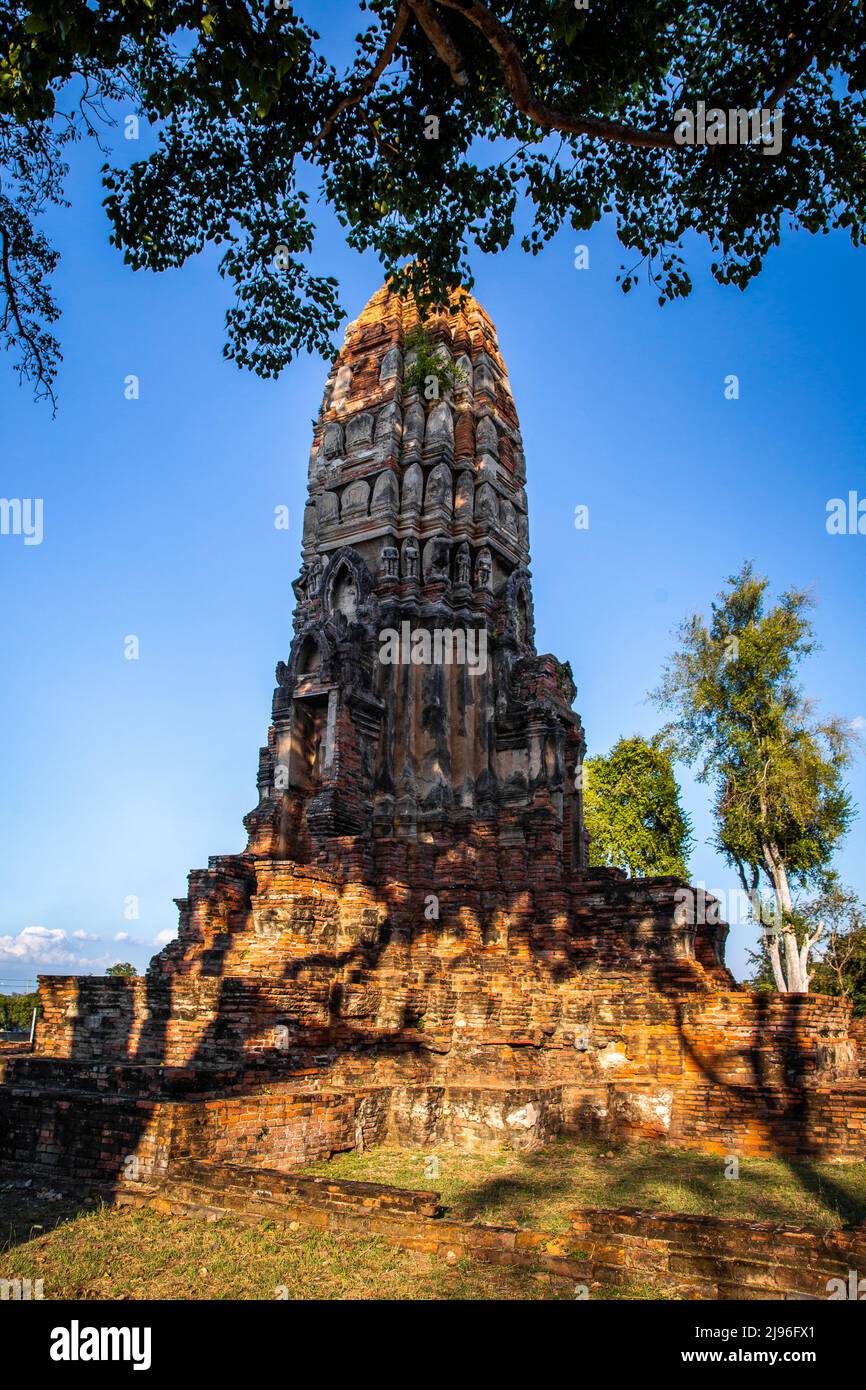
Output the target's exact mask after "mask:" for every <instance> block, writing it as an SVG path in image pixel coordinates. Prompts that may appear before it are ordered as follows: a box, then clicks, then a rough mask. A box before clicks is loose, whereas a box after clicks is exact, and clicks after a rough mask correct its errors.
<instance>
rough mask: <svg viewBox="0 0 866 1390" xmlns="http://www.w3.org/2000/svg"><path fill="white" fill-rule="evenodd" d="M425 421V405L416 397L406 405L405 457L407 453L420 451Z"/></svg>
mask: <svg viewBox="0 0 866 1390" xmlns="http://www.w3.org/2000/svg"><path fill="white" fill-rule="evenodd" d="M425 423H426V417H425V415H424V407H423V405H422V404H421V402H420V401H419V400H418V399H417V397H416V398H415V400H414V401H412V403H411V404H410V405H408V406H407V407H406V414H405V416H404V418H403V454H404V457H405V455H406V454H412V453H416V452H420V450H421V445H422V444H423V443H424V425H425Z"/></svg>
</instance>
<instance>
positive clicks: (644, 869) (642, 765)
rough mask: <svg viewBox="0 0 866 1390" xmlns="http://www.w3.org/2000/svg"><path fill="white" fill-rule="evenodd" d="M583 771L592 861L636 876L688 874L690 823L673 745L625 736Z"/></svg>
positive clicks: (593, 863) (591, 759)
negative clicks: (674, 768)
mask: <svg viewBox="0 0 866 1390" xmlns="http://www.w3.org/2000/svg"><path fill="white" fill-rule="evenodd" d="M583 769H584V795H583V804H584V814H585V820H586V828H587V830H588V831H589V836H590V842H589V862H590V864H591V865H598V866H604V867H609V868H618V869H626V870H627V871H628V872H629V873H630V874H632V875H633V876H635V877H650V876H652V875H654V874H676V875H677V876H678V877H680V878H685V876H686V872H687V870H686V861H687V858H688V852H689V847H690V844H691V839H692V836H691V825H690V822H689V818H688V816H687V815H686V814H685V812H684V811H683V809H682V807H681V806H680V792H679V787H678V785H677V780H676V778H675V776H674V771H673V765H672V761H671V753H670V749H669V748H667V747H666V746H665V745H664V744H663V743H661V742H660V741H658V740H654V741H652V742H649V743H648V742H647V741H646V740H645V739H642V738H621V739H620V740H619V742H618V743H615V744H614V746H613V748H612V749H611V751H610V753H608V754H607V756H606V757H605V756H598V757H594V758H587V759H586V761H585V762H584V764H583Z"/></svg>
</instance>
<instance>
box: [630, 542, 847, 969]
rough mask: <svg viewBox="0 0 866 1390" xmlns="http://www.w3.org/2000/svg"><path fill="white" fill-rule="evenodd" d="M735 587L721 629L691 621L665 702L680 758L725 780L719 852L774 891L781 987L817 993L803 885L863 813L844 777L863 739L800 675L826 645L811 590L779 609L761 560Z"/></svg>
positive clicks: (715, 615)
mask: <svg viewBox="0 0 866 1390" xmlns="http://www.w3.org/2000/svg"><path fill="white" fill-rule="evenodd" d="M727 584H728V587H727V589H725V590H723V591H722V592H721V593H720V594H719V596H718V599H717V601H716V602H715V603H714V604H713V606H712V618H711V621H710V623H709V625H707V624H706V623H705V622H704V619H703V618H702V617H701V616H700V615H699V614H694V615H693V616H692V617H691V618H690V619H689V620H688V621H687V622H686V623H684V624H683V626H682V627H681V629H680V633H679V636H680V643H681V646H680V649H679V651H678V652H676V653H675V655H674V657H673V658H672V660H671V661H670V662H669V664H668V666H667V668H666V670H665V675H664V679H663V681H662V684H661V686H660V687H659V689H658V690H657V691H655V692H654V698H655V699H656V701H657V702H658V703H659V704H660V705H661V706H662V707H663V708H667V709H670V710H672V711H673V712H674V714H675V720H674V722H673V723H672V724H671V725H670V726H669V728H668V730H667V732H668V733H669V734H670V736H671V737H672V738H673V739H674V740H675V743H676V747H677V750H678V753H679V755H680V757H681V758H683V760H684V761H686V762H688V763H691V764H697V766H698V768H699V777H700V780H701V781H704V782H709V783H710V784H711V785H712V787H713V791H714V814H715V821H716V843H717V847H718V849H719V850H720V852H721V853H722V854H723V855H724V857H725V858H726V859H727V861H728V863H729V864H732V865H733V866H734V868H735V869H736V871H737V874H738V877H739V879H740V882H741V883H742V885H743V889H744V890H745V891H746V892H747V893H748V894H749V897H750V899H751V901H752V902H753V903H756V904H757V903H758V902H759V900H760V895H761V889H762V887H765V888H768V889H769V890H770V891H771V893H772V895H773V904H774V912H773V921H772V925H771V926H769V927H766V926H765V929H764V930H765V945H766V949H767V955H768V959H769V961H770V966H771V969H772V973H773V979H774V982H775V985H776V988H777V989H778V990H781V991H785V992H790V993H806V992H808V989H809V979H810V976H809V953H810V951H811V949H812V947H813V946H814V945H815V944H816V942H817V940H818V936H817V935H816V934H815V931H814V930H809V929H808V923H807V922H805V921H804V920H802V919H801V918H799V917H798V913H797V909H796V904H795V901H794V896H793V890H794V888H796V887H800V888H806V887H809V886H811V887H820V886H821V885H822V884H823V883H824V882H825V881H826V877H827V873H828V868H829V864H830V860H831V857H832V854H833V852H834V849H835V847H836V845H837V844H838V842H839V840H840V839H841V837H842V836H843V835H844V833H845V831H846V830H847V828H848V825H849V823H850V821H851V818H852V816H853V814H854V810H853V807H852V804H851V798H850V796H849V794H848V792H847V790H846V788H845V785H844V782H843V774H844V770H845V768H846V766H847V765H848V764H849V762H850V760H851V757H852V754H853V750H854V746H855V744H856V736H855V735H854V734H853V733H852V731H851V728H850V726H848V725H846V724H845V723H844V722H843V721H842V720H840V719H833V718H831V719H823V720H821V719H818V718H817V716H816V714H815V711H814V707H813V705H812V703H811V702H810V701H809V700H807V699H806V698H805V697H804V695H803V693H802V689H801V686H800V684H799V682H798V679H797V668H798V666H799V664H800V662H801V661H802V660H803V659H804V658H805V657H807V656H808V655H809V654H810V653H811V652H813V651H814V650H815V642H814V638H813V631H812V625H811V622H810V620H809V617H808V610H809V607H810V606H811V599H810V598H809V596H808V595H807V594H806V593H804V592H803V591H801V590H796V589H791V590H789V591H788V592H787V593H785V594H783V595H782V597H781V598H780V600H779V602H778V603H777V604H775V605H774V606H773V607H768V606H767V603H766V591H767V587H768V581H767V579H765V578H762V577H761V576H759V575H756V574H755V573H754V572H753V569H752V566H751V564H746V565H744V566H743V568H742V570H741V571H740V573H739V574H737V575H734V576H732V577H731V578H730V579H729V580H728V581H727ZM757 915H758V914H757V912H756V916H757ZM763 920H764V921H765V923H766V915H764V918H763Z"/></svg>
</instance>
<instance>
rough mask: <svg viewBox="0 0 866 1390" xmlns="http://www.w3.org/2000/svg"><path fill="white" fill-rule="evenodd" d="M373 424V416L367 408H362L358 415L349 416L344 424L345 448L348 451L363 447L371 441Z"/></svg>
mask: <svg viewBox="0 0 866 1390" xmlns="http://www.w3.org/2000/svg"><path fill="white" fill-rule="evenodd" d="M374 424H375V418H374V416H373V414H372V412H371V411H369V410H362V411H361V413H360V415H353V416H352V417H351V419H350V420H349V421H348V422H347V424H346V448H347V450H348V451H349V453H352V452H353V450H355V449H363V448H364V447H365V446H366V445H368V444H370V443H371V442H372V439H373V426H374Z"/></svg>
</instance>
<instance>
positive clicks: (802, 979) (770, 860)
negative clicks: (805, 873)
mask: <svg viewBox="0 0 866 1390" xmlns="http://www.w3.org/2000/svg"><path fill="white" fill-rule="evenodd" d="M764 859H765V860H766V863H767V868H768V869H769V872H770V878H771V879H772V883H773V892H774V893H775V895H776V905H777V907H778V909H779V916H780V918H781V935H782V940H783V942H784V945H785V971H784V978H785V991H784V992H785V993H787V994H808V992H809V974H808V970H807V968H806V962H803V963H802V965H801V958H800V948H799V946H798V945H797V933H796V931H795V930H794V924H793V921H792V916H793V910H794V904H793V902H792V900H791V888H790V885H789V883H788V875H787V873H786V871H785V865H784V862H783V860H782V858H781V855H780V854H779V852H778V850H777V849H776V846H775V845H764ZM773 939H774V941H775V942H776V954H777V957H778V951H779V948H778V940H779V938H778V936H774V938H773ZM806 956H807V960H808V947H807V948H806ZM770 959H771V961H772V956H771V957H770ZM773 973H774V975H775V968H774V972H773ZM776 983H777V986H778V980H777V981H776Z"/></svg>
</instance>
